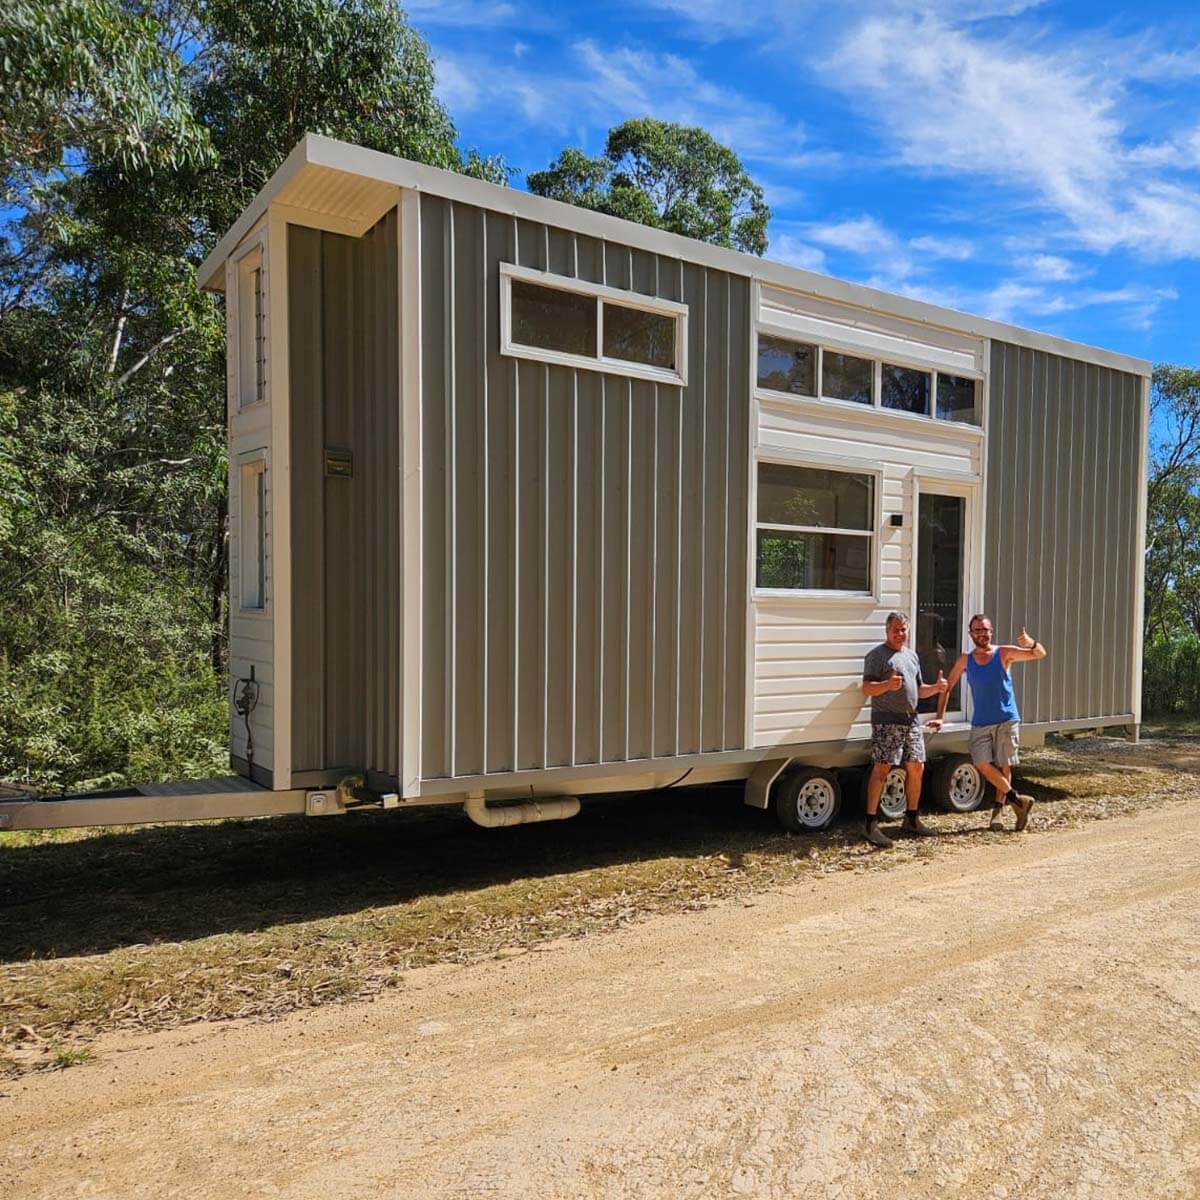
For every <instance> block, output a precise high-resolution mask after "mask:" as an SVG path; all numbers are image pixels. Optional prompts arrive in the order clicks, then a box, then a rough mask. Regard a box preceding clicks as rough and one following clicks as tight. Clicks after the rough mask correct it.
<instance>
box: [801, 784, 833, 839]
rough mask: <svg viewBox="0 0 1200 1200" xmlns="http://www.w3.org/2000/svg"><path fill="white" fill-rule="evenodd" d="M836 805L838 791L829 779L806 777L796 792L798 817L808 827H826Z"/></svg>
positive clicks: (831, 818)
mask: <svg viewBox="0 0 1200 1200" xmlns="http://www.w3.org/2000/svg"><path fill="white" fill-rule="evenodd" d="M836 807H837V793H836V792H835V791H834V789H833V784H832V783H831V782H830V781H829V780H828V779H821V778H819V777H818V778H816V779H806V780H805V781H804V782H803V783H802V784H801V785H800V789H799V791H797V792H796V818H797V820H798V821H799V822H800V824H801V825H803V826H804V827H805V828H806V829H824V828H825V826H826V825H828V824H829V822H830V821H832V820H833V814H834V810H835V808H836Z"/></svg>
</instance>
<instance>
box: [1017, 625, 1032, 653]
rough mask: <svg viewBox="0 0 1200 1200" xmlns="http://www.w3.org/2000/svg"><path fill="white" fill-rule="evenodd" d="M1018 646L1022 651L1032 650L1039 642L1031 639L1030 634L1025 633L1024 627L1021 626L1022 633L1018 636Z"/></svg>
mask: <svg viewBox="0 0 1200 1200" xmlns="http://www.w3.org/2000/svg"><path fill="white" fill-rule="evenodd" d="M1017 645H1018V646H1020V647H1021V649H1022V650H1032V649H1033V648H1034V646H1036V645H1037V642H1035V641H1034V640H1033V638H1031V637H1030V636H1029V634H1028V633H1026V632H1025V626H1024V625H1022V626H1021V632H1020V633H1019V634H1018V635H1017Z"/></svg>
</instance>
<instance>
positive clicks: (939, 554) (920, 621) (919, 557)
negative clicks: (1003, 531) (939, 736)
mask: <svg viewBox="0 0 1200 1200" xmlns="http://www.w3.org/2000/svg"><path fill="white" fill-rule="evenodd" d="M966 528H967V501H966V497H964V496H954V495H943V494H940V493H938V492H935V491H928V492H927V491H925V490H924V488H922V490H921V492H920V495H919V497H918V506H917V531H916V532H917V548H916V575H917V588H916V605H915V609H916V612H915V621H916V650H917V657H918V658H919V659H920V660H921V675H922V677H923V678H924V680H925V682H926V683H932V682H933V681H934V680H935V679H937V676H938V672H939V671H944V672H945V673H946V674H947V675H949V674H950V668H951V667H953V666H954V663H955V661H956V659H957V658H958V655H959V653H960V649H959V648H960V647H961V646H962V640H963V633H962V631H963V627H964V623H965V617H966V614H965V613H964V612H963V599H964V596H965V594H966V592H965V588H964V579H965V570H966V561H967V560H966ZM937 706H938V701H937V697H936V696H931V697H930V698H929V699H927V700H922V701H921V702H920V704H919V705H918V708H919V710H920V711H921V712H936V711H937ZM961 712H962V684H961V683H960V684H959V685H958V686H957V687H955V689H954V691H953V692H951V693H950V700H949V703H948V704H947V705H946V714H947V716H949V715H951V714H955V713H961Z"/></svg>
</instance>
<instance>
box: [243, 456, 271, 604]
mask: <svg viewBox="0 0 1200 1200" xmlns="http://www.w3.org/2000/svg"><path fill="white" fill-rule="evenodd" d="M256 455H257V457H252V458H249V459H248V460H247V459H246V458H243V460H242V462H241V471H240V480H241V489H240V494H239V497H238V503H239V505H240V509H241V511H240V519H239V521H238V543H239V544H238V568H239V574H240V576H241V579H240V588H239V590H240V592H241V606H242V608H259V609H261V608H266V606H267V603H266V601H267V485H266V462H265V460H264V459H263V457H262V456H261V452H256Z"/></svg>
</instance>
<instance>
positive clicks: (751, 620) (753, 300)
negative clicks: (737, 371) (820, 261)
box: [742, 279, 762, 746]
mask: <svg viewBox="0 0 1200 1200" xmlns="http://www.w3.org/2000/svg"><path fill="white" fill-rule="evenodd" d="M761 291H762V288H761V287H760V286H759V283H758V280H757V279H751V280H750V305H749V319H750V328H749V331H748V332H749V342H750V354H749V356H748V358H749V375H750V378H749V388H748V391H747V395H748V396H749V397H750V402H749V403H748V404H747V405H746V410H747V418H746V419H747V420H748V421H749V422H750V428H749V430H748V431H747V437H746V449H747V455H748V462H747V464H746V497H747V504H746V516H745V521H746V642H745V646H744V653H745V660H746V694H745V696H744V697H743V701H742V718H743V722H742V725H743V727H742V744H743V745H744V746H753V745H754V696H755V690H756V687H757V674H758V673H757V670H756V658H757V654H756V643H757V639H758V600H757V579H758V539H757V537H755V534H754V529H755V526H756V525H757V523H758V431H759V399H758V391H757V389H756V387H755V385H756V384H757V382H758V322H757V320H756V319H755V317H756V314H757V313H758V309H759V304H760V303H761V295H760V293H761Z"/></svg>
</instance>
